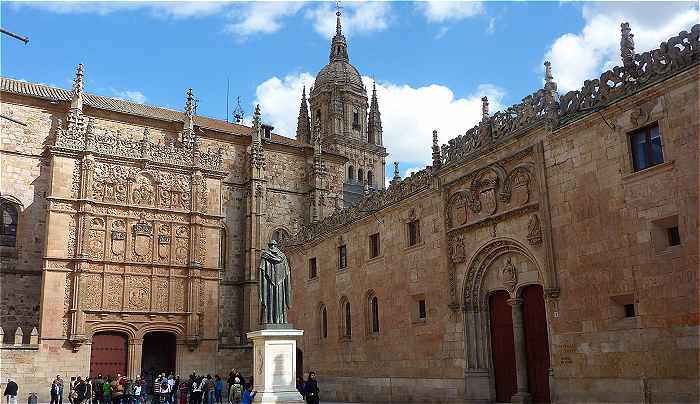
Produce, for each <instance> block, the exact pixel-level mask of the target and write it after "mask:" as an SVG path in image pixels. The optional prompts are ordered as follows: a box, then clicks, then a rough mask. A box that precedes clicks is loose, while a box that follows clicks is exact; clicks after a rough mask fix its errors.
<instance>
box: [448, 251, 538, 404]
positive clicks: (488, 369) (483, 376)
mask: <svg viewBox="0 0 700 404" xmlns="http://www.w3.org/2000/svg"><path fill="white" fill-rule="evenodd" d="M466 262H467V263H468V264H467V266H466V271H465V273H464V280H463V283H462V286H461V291H460V292H461V296H462V308H463V310H464V339H465V350H466V351H465V361H466V364H465V365H466V366H465V367H466V370H465V375H466V385H465V396H466V398H467V399H469V400H486V401H489V400H490V401H493V400H495V398H496V395H495V394H496V390H495V389H496V385H495V383H496V382H495V376H494V368H493V366H494V365H493V358H492V343H491V318H490V316H491V312H490V306H489V296H491V295H492V294H494V293H496V292H502V291H505V292H506V293H507V294H508V296H509V297H510V300H509V304H510V302H511V301H516V300H518V299H517V298H518V297H519V295H520V293H521V291H522V290H523V289H524V288H525V287H527V286H529V285H540V286H542V288H543V289H546V288H547V286H548V285H547V284H546V283H547V279H548V277H547V276H546V273H545V272H544V270H543V267H542V265H541V264H540V262H538V260H537V258H536V257H535V256H534V255H533V253H532V252H531V251H530V250H529V249H528V247H526V246H525V245H524V244H523V243H521V242H519V241H517V240H514V239H511V238H505V237H502V238H497V239H494V240H491V241H489V242H488V243H486V244H484V245H482V246H481V247H480V248H478V249H477V250H476V251H475V252H474V253H473V254H472V255H471V257H469V259H468V260H467V261H466ZM513 304H521V303H513Z"/></svg>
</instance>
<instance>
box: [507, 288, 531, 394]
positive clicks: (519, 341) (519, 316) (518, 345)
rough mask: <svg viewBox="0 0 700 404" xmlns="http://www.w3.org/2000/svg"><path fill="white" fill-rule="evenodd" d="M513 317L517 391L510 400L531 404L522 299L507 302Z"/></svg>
mask: <svg viewBox="0 0 700 404" xmlns="http://www.w3.org/2000/svg"><path fill="white" fill-rule="evenodd" d="M508 304H509V305H510V306H511V309H512V311H511V313H512V316H513V342H514V345H515V373H516V376H517V383H518V390H517V392H516V393H515V395H514V396H513V397H512V398H511V401H512V402H513V403H531V402H532V396H531V395H530V392H529V391H528V387H527V354H526V352H525V327H524V324H523V299H520V298H516V299H510V300H508Z"/></svg>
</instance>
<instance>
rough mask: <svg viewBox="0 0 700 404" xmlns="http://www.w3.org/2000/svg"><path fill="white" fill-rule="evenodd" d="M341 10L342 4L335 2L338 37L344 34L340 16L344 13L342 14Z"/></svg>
mask: <svg viewBox="0 0 700 404" xmlns="http://www.w3.org/2000/svg"><path fill="white" fill-rule="evenodd" d="M341 9H342V7H340V2H339V1H336V2H335V15H336V21H335V34H336V35H341V34H342V29H341V26H340V14H342V13H341V12H340V10H341Z"/></svg>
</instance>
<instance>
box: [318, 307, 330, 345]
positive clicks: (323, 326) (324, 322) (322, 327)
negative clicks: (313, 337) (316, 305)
mask: <svg viewBox="0 0 700 404" xmlns="http://www.w3.org/2000/svg"><path fill="white" fill-rule="evenodd" d="M319 317H320V320H321V323H320V324H319V331H320V332H319V336H320V337H321V339H326V338H328V312H327V311H326V306H324V305H321V310H319Z"/></svg>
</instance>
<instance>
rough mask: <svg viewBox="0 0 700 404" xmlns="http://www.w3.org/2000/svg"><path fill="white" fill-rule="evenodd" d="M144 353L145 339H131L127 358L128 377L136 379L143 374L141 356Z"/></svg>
mask: <svg viewBox="0 0 700 404" xmlns="http://www.w3.org/2000/svg"><path fill="white" fill-rule="evenodd" d="M142 353H143V339H142V338H129V354H128V356H127V361H126V363H127V369H126V374H127V377H136V376H137V375H140V374H141V359H142V358H141V355H142Z"/></svg>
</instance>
